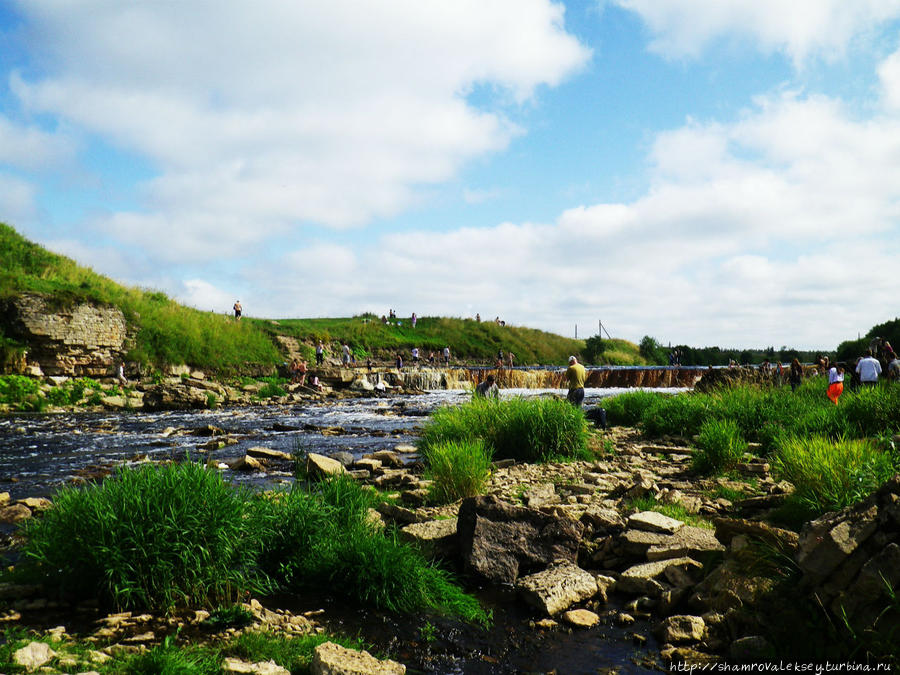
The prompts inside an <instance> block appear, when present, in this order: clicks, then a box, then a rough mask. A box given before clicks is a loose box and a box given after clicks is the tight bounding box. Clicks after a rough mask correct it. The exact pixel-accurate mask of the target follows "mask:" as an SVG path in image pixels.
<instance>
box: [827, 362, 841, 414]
mask: <svg viewBox="0 0 900 675" xmlns="http://www.w3.org/2000/svg"><path fill="white" fill-rule="evenodd" d="M843 392H844V366H832V367H831V368H830V369H829V370H828V391H827V392H826V394H827V395H828V398H830V399H831V400H832V401H834V404H835V405H837V402H838V399H839V398H840V397H841V394H842V393H843Z"/></svg>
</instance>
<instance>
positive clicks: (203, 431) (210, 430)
mask: <svg viewBox="0 0 900 675" xmlns="http://www.w3.org/2000/svg"><path fill="white" fill-rule="evenodd" d="M169 428H170V429H171V427H169ZM227 433H228V432H227V431H225V430H224V429H222V428H221V427H217V426H214V425H212V424H207V425H205V426H202V427H198V428H197V429H194V430H193V431H191V436H225V435H226V434H227Z"/></svg>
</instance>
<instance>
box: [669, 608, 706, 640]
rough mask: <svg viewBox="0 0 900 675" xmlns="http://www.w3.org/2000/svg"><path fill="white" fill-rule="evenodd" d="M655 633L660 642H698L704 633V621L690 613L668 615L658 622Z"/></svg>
mask: <svg viewBox="0 0 900 675" xmlns="http://www.w3.org/2000/svg"><path fill="white" fill-rule="evenodd" d="M657 634H658V636H659V639H660V642H670V643H673V644H677V643H683V642H700V640H702V639H703V636H704V635H705V634H706V623H705V622H704V621H703V619H702V618H701V617H699V616H691V615H690V614H679V615H677V616H670V617H669V618H667V619H664V620H663V621H662V623H660V624H659V626H658V628H657Z"/></svg>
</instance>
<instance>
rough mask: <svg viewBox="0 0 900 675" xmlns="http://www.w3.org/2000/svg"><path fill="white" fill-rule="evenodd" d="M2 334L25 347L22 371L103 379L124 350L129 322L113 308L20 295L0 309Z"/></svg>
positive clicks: (33, 295)
mask: <svg viewBox="0 0 900 675" xmlns="http://www.w3.org/2000/svg"><path fill="white" fill-rule="evenodd" d="M0 317H2V319H0V321H2V322H3V331H4V332H5V333H6V334H7V335H9V336H10V337H13V338H15V339H17V340H19V341H21V342H23V343H25V344H27V345H28V352H27V354H26V367H27V368H28V369H29V370H30V371H31V372H33V373H34V374H40V373H43V374H44V375H68V376H77V377H82V376H94V377H96V376H103V375H108V374H110V373H111V370H112V367H113V365H114V364H115V362H116V361H117V360H119V359H121V358H122V356H123V355H124V353H125V351H126V350H127V346H126V345H127V341H128V324H127V322H126V320H125V316H124V315H123V314H122V312H121V310H119V309H118V308H116V307H111V306H106V305H99V304H90V303H80V304H76V305H71V306H69V305H56V304H54V303H53V302H52V301H51V300H50V299H48V298H46V297H44V296H41V295H36V294H29V293H25V294H22V295H19V296H16V297H13V298H10V299H8V300H6V301H5V302H4V303H3V307H2V308H0Z"/></svg>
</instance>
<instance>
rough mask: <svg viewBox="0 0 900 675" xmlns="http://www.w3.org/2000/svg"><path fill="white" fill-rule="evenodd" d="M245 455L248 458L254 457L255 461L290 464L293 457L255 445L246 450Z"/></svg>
mask: <svg viewBox="0 0 900 675" xmlns="http://www.w3.org/2000/svg"><path fill="white" fill-rule="evenodd" d="M247 455H249V456H250V457H256V458H257V459H274V460H277V461H282V462H290V461H293V459H294V458H293V457H291V455H289V454H288V453H286V452H284V451H283V450H274V449H272V448H265V447H263V446H261V445H255V446H253V447H252V448H247Z"/></svg>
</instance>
